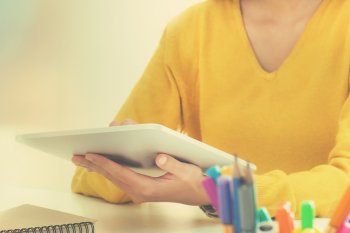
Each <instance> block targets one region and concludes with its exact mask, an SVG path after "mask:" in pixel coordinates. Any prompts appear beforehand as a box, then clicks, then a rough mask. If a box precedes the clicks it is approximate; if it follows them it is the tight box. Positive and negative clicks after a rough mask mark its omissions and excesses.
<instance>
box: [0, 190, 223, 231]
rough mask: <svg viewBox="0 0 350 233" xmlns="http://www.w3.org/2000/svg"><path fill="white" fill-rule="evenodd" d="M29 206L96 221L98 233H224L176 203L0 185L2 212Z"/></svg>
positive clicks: (194, 210)
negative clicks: (122, 201) (112, 201)
mask: <svg viewBox="0 0 350 233" xmlns="http://www.w3.org/2000/svg"><path fill="white" fill-rule="evenodd" d="M24 203H29V204H33V205H38V206H42V207H47V208H51V209H56V210H60V211H64V212H68V213H72V214H76V215H81V216H84V217H88V218H92V219H96V220H97V222H96V224H95V226H96V232H98V233H112V232H113V233H115V232H118V233H119V232H128V233H132V232H142V233H146V232H147V233H148V232H150V233H151V232H152V233H157V232H162V233H164V232H167V233H171V232H179V233H180V232H183V233H189V232H203V233H206V232H208V233H215V232H218V233H219V232H221V226H220V224H219V221H218V220H215V219H210V218H208V217H206V216H205V215H204V214H203V213H202V212H201V210H199V208H197V207H192V206H185V205H180V204H173V203H147V204H142V205H133V204H126V205H115V204H110V203H106V202H104V201H102V200H99V199H96V198H90V197H84V196H81V195H77V194H73V193H64V192H57V191H47V190H39V189H27V188H18V187H14V186H9V185H0V211H1V210H5V209H8V208H12V207H15V206H17V205H20V204H24Z"/></svg>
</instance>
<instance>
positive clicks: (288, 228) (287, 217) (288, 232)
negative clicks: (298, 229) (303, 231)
mask: <svg viewBox="0 0 350 233" xmlns="http://www.w3.org/2000/svg"><path fill="white" fill-rule="evenodd" d="M276 219H277V222H278V227H279V233H292V232H293V229H294V222H293V218H292V215H291V212H290V203H289V202H287V203H286V204H284V205H282V206H281V207H280V208H279V209H278V210H277V212H276Z"/></svg>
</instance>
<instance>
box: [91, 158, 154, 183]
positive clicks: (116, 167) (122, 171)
mask: <svg viewBox="0 0 350 233" xmlns="http://www.w3.org/2000/svg"><path fill="white" fill-rule="evenodd" d="M85 158H86V159H87V160H89V161H90V162H91V163H93V164H95V165H96V166H97V167H99V168H100V169H102V170H103V171H104V172H107V173H108V174H109V175H110V176H111V177H112V178H113V180H118V181H120V182H123V183H125V184H128V185H129V186H135V187H143V186H144V185H146V184H147V183H148V182H150V181H151V180H152V179H153V178H152V177H149V176H145V175H142V174H139V173H136V172H134V171H133V170H131V169H129V168H127V167H124V166H121V165H120V164H118V163H115V162H113V161H111V160H109V159H107V158H105V157H103V156H101V155H96V154H87V155H86V156H85Z"/></svg>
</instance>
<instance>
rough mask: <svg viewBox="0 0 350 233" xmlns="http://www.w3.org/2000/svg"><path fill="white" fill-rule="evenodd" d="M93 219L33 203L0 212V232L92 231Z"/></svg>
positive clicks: (82, 232) (64, 232)
mask: <svg viewBox="0 0 350 233" xmlns="http://www.w3.org/2000/svg"><path fill="white" fill-rule="evenodd" d="M94 222H95V220H93V219H89V218H85V217H81V216H77V215H73V214H68V213H64V212H60V211H57V210H52V209H47V208H43V207H38V206H33V205H28V204H26V205H21V206H18V207H15V208H12V209H9V210H5V211H2V212H0V233H24V232H25V233H50V232H57V233H58V232H60V233H70V232H75V233H92V232H94V229H95V228H94Z"/></svg>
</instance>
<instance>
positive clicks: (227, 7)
mask: <svg viewBox="0 0 350 233" xmlns="http://www.w3.org/2000/svg"><path fill="white" fill-rule="evenodd" d="M349 12H350V1H347V0H241V1H240V0H208V1H205V2H203V3H200V4H197V5H195V6H193V7H191V8H190V9H188V10H187V11H185V12H184V13H182V14H181V15H180V16H178V17H177V18H175V19H174V20H173V21H172V22H170V24H169V25H168V26H167V28H166V30H165V32H164V34H163V37H162V39H161V42H160V45H159V47H158V49H157V51H156V53H155V55H154V56H153V58H152V60H151V61H150V63H149V65H148V67H147V69H146V70H145V72H144V74H143V77H142V78H141V80H140V81H139V83H138V84H137V85H136V86H135V88H134V90H133V91H132V93H131V95H130V96H129V98H128V100H127V101H126V103H125V104H124V106H123V107H122V109H121V110H120V112H119V114H118V115H117V116H116V118H115V122H117V123H118V122H119V123H120V122H123V121H124V120H126V119H133V120H134V121H136V122H138V123H150V122H153V123H159V124H163V125H165V126H168V127H171V128H173V129H177V130H181V131H184V132H186V133H187V134H188V135H189V136H191V137H194V138H196V139H199V140H201V141H203V142H205V143H207V144H210V145H212V146H215V147H217V148H219V149H222V150H224V151H227V152H229V153H232V154H238V155H239V156H240V157H242V158H243V159H245V160H249V161H252V162H254V163H255V164H256V165H257V166H258V171H257V172H258V173H257V174H256V177H255V179H256V188H257V200H258V205H260V206H266V207H268V209H269V210H270V213H271V214H272V215H273V214H274V213H275V210H276V208H277V207H278V206H279V205H280V204H281V203H283V202H285V201H290V202H291V204H292V210H293V211H294V212H298V206H299V204H300V202H301V201H303V200H310V199H312V200H314V201H315V204H316V211H317V212H316V214H317V215H318V216H330V215H331V213H332V211H333V209H334V206H335V205H336V203H337V202H338V200H339V198H340V196H341V195H342V193H343V192H344V190H345V188H346V187H347V185H348V183H349V177H350V176H349V175H350V100H349V98H348V95H349V71H350V24H349V22H350V16H349V15H350V14H349ZM73 162H74V163H75V164H76V165H79V166H82V167H85V168H87V169H89V170H92V171H95V172H97V173H89V172H87V170H86V169H83V168H78V169H77V172H76V174H75V176H74V179H73V183H72V188H73V191H74V192H78V193H83V194H86V195H92V196H98V197H102V198H104V199H106V200H107V201H111V202H125V201H128V200H130V199H131V200H132V201H134V202H136V203H141V202H147V201H170V202H180V203H185V204H190V205H205V204H208V203H209V200H208V197H207V196H206V194H205V192H204V190H203V189H202V188H201V185H200V181H201V179H202V172H201V170H200V169H199V168H198V167H196V166H194V165H189V164H184V163H181V162H179V161H177V160H175V159H174V158H172V157H170V156H169V155H164V154H160V155H158V156H157V158H156V164H157V165H158V166H159V167H160V168H161V169H163V170H164V171H166V172H167V173H166V174H165V175H164V176H162V177H158V178H151V177H147V176H143V175H139V174H136V173H134V172H133V171H131V170H129V169H127V168H126V167H122V166H120V165H118V164H116V163H114V162H112V161H109V160H107V159H105V158H103V157H100V156H98V155H86V156H85V158H84V157H82V156H74V157H73ZM121 190H123V191H121ZM126 193H127V194H126Z"/></svg>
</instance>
